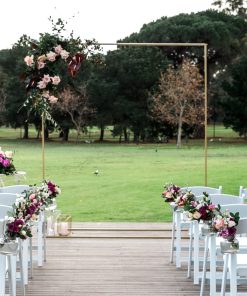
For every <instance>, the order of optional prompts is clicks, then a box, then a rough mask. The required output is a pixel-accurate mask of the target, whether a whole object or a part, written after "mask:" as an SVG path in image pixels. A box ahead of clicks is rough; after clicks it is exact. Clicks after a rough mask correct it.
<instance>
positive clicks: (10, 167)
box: [0, 147, 16, 175]
mask: <svg viewBox="0 0 247 296" xmlns="http://www.w3.org/2000/svg"><path fill="white" fill-rule="evenodd" d="M15 172H16V169H15V166H14V164H13V152H12V151H5V152H4V151H2V149H1V147H0V174H4V175H13V174H14V173H15Z"/></svg>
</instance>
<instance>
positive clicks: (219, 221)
mask: <svg viewBox="0 0 247 296" xmlns="http://www.w3.org/2000/svg"><path fill="white" fill-rule="evenodd" d="M224 226H225V221H224V219H223V218H222V219H217V220H216V221H215V224H214V227H215V228H216V229H217V230H219V229H221V228H223V227H224Z"/></svg>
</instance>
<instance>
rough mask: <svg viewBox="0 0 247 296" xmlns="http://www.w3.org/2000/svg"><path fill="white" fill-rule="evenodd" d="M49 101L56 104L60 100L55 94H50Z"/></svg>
mask: <svg viewBox="0 0 247 296" xmlns="http://www.w3.org/2000/svg"><path fill="white" fill-rule="evenodd" d="M49 101H50V103H51V104H55V103H56V102H57V101H58V98H56V97H54V96H50V97H49Z"/></svg>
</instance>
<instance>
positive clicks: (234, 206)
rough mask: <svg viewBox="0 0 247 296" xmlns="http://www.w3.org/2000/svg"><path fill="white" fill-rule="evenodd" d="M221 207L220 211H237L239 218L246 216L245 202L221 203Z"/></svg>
mask: <svg viewBox="0 0 247 296" xmlns="http://www.w3.org/2000/svg"><path fill="white" fill-rule="evenodd" d="M221 209H222V211H225V210H228V211H229V212H232V213H236V212H239V217H240V219H242V218H247V204H229V205H222V206H221ZM246 232H247V231H246Z"/></svg>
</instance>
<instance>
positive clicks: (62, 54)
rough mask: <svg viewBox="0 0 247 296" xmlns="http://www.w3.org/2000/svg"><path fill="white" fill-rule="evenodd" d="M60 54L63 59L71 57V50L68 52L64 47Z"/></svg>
mask: <svg viewBox="0 0 247 296" xmlns="http://www.w3.org/2000/svg"><path fill="white" fill-rule="evenodd" d="M60 55H61V58H62V59H64V60H66V59H67V58H68V57H69V52H67V51H66V50H64V49H63V50H61V53H60Z"/></svg>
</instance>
